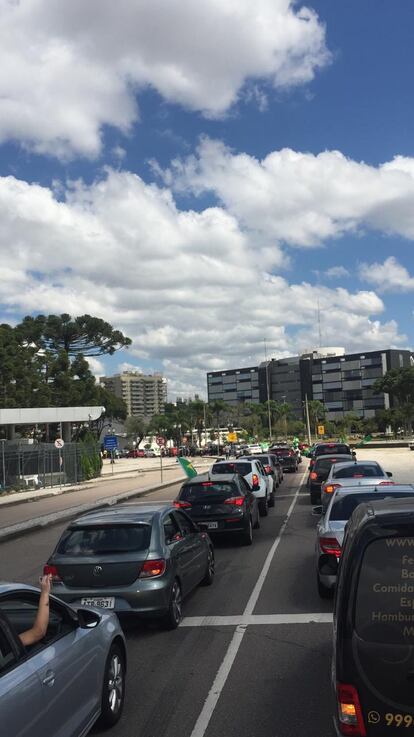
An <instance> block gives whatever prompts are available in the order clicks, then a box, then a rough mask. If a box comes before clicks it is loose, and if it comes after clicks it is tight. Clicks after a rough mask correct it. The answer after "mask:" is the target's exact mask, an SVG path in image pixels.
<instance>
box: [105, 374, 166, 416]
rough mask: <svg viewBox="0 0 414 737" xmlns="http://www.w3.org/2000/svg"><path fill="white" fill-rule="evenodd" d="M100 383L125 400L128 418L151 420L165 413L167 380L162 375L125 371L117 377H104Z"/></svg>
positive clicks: (116, 375)
mask: <svg viewBox="0 0 414 737" xmlns="http://www.w3.org/2000/svg"><path fill="white" fill-rule="evenodd" d="M100 383H101V384H103V386H105V388H106V389H108V390H109V391H111V392H113V394H115V396H117V397H119V398H120V399H123V400H124V402H125V404H126V406H127V412H128V416H131V415H132V416H134V417H146V418H151V417H153V416H154V415H159V414H162V413H163V412H164V405H165V403H166V401H167V380H166V379H165V378H164V377H163V376H162V374H141V373H139V372H138V371H124V372H123V373H122V374H115V376H102V377H101V378H100Z"/></svg>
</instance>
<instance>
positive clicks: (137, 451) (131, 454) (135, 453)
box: [128, 448, 145, 458]
mask: <svg viewBox="0 0 414 737" xmlns="http://www.w3.org/2000/svg"><path fill="white" fill-rule="evenodd" d="M128 458H145V450H144V449H143V448H134V449H133V450H129V451H128Z"/></svg>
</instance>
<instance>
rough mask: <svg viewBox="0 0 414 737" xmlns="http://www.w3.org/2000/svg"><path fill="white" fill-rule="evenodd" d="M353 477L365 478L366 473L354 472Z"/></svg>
mask: <svg viewBox="0 0 414 737" xmlns="http://www.w3.org/2000/svg"><path fill="white" fill-rule="evenodd" d="M352 478H353V479H363V478H364V474H363V473H354V474H352Z"/></svg>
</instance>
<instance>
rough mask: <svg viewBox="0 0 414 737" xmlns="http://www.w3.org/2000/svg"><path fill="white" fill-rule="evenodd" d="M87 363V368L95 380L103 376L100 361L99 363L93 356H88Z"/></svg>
mask: <svg viewBox="0 0 414 737" xmlns="http://www.w3.org/2000/svg"><path fill="white" fill-rule="evenodd" d="M87 361H88V363H89V368H90V370H91V371H92V373H93V375H94V376H95V378H96V379H99V377H100V376H105V369H104V365H103V363H102V361H99V359H98V358H94V357H93V356H88V359H87Z"/></svg>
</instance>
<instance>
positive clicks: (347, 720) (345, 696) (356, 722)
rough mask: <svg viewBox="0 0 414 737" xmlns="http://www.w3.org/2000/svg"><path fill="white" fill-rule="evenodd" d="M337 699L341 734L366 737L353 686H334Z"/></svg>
mask: <svg viewBox="0 0 414 737" xmlns="http://www.w3.org/2000/svg"><path fill="white" fill-rule="evenodd" d="M336 694H337V699H338V718H339V729H340V732H341V734H344V735H354V737H366V734H367V733H366V730H365V724H364V719H363V716H362V711H361V704H360V703H359V697H358V691H357V690H356V688H355V686H350V685H348V684H344V683H338V684H337V686H336Z"/></svg>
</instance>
